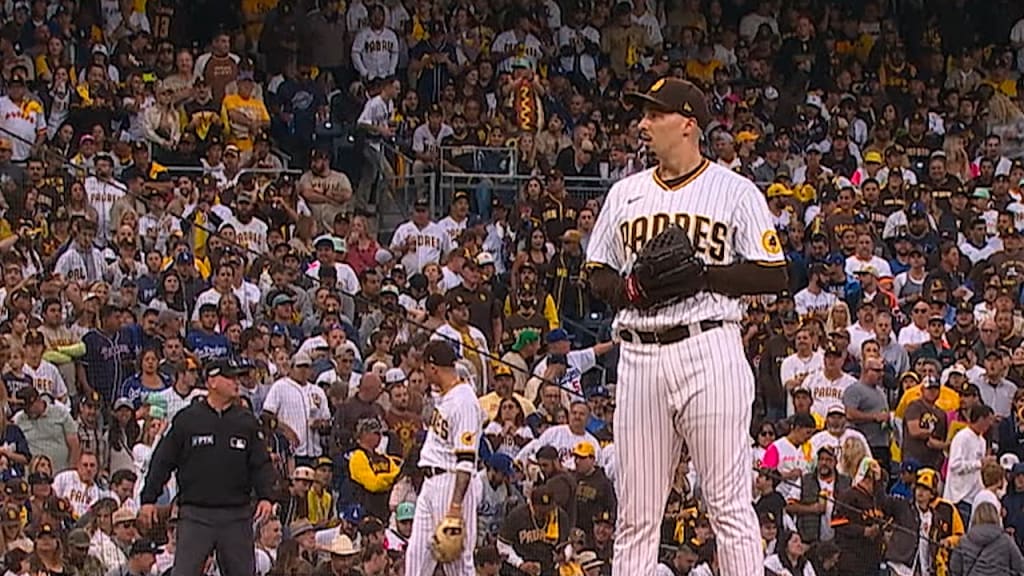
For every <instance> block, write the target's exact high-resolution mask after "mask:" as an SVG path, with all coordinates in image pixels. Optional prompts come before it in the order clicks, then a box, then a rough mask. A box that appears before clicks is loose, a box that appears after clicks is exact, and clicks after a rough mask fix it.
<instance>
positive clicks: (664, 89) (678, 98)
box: [626, 77, 711, 129]
mask: <svg viewBox="0 0 1024 576" xmlns="http://www.w3.org/2000/svg"><path fill="white" fill-rule="evenodd" d="M626 98H627V99H629V100H632V101H633V102H635V103H636V104H637V105H638V106H643V105H647V106H653V107H655V108H658V109H660V110H664V111H665V112H674V113H676V114H682V115H683V116H686V117H687V118H693V119H694V120H696V121H697V124H698V125H699V126H700V127H701V128H702V129H703V128H707V126H708V124H710V123H711V112H709V111H708V101H707V98H706V97H705V96H704V92H702V91H701V89H700V88H698V87H697V86H696V85H695V84H694V83H693V82H690V81H688V80H681V79H679V78H670V77H666V78H662V79H661V80H658V81H657V82H655V83H654V84H653V85H652V86H651V88H650V89H649V90H648V91H647V92H643V93H641V92H629V93H627V94H626Z"/></svg>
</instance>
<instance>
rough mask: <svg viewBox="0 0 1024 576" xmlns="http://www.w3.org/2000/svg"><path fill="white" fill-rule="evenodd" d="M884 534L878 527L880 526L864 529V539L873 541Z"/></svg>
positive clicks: (875, 525)
mask: <svg viewBox="0 0 1024 576" xmlns="http://www.w3.org/2000/svg"><path fill="white" fill-rule="evenodd" d="M881 533H882V529H881V528H879V527H878V524H872V525H871V526H868V527H867V528H865V529H864V537H865V538H869V539H873V538H877V537H878V535H879V534H881Z"/></svg>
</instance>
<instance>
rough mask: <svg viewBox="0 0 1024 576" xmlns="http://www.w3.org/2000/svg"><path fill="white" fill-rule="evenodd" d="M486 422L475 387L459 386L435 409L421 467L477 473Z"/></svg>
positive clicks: (464, 384)
mask: <svg viewBox="0 0 1024 576" xmlns="http://www.w3.org/2000/svg"><path fill="white" fill-rule="evenodd" d="M483 422H484V415H483V411H482V410H481V409H480V403H479V401H477V399H476V393H474V392H473V388H472V387H471V386H470V385H468V384H466V383H460V384H456V385H455V387H453V388H452V389H451V390H449V391H448V392H447V393H446V394H445V395H444V396H442V397H441V398H440V399H439V401H438V402H437V404H436V405H435V406H434V412H433V413H432V414H431V415H430V421H429V422H427V438H426V440H424V442H423V450H422V451H421V452H420V461H419V465H420V466H422V467H427V468H441V469H444V470H449V471H455V470H461V471H463V472H469V473H470V474H472V473H473V472H475V471H476V452H477V448H478V447H479V442H480V434H481V432H482V430H483Z"/></svg>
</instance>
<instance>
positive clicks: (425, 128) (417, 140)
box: [412, 104, 454, 197]
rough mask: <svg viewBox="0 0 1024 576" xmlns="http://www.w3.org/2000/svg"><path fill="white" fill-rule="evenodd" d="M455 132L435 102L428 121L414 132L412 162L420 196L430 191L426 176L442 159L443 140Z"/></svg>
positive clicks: (429, 112)
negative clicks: (413, 157)
mask: <svg viewBox="0 0 1024 576" xmlns="http://www.w3.org/2000/svg"><path fill="white" fill-rule="evenodd" d="M452 134H454V132H453V131H452V127H451V126H449V125H448V124H445V122H444V113H443V111H442V110H441V107H440V106H439V105H437V104H434V105H433V106H431V107H430V110H428V111H427V122H426V123H425V124H420V125H419V126H418V127H417V128H416V130H415V131H413V133H412V152H413V154H414V155H415V160H413V163H412V174H413V177H414V178H415V182H416V191H417V193H418V195H419V196H420V197H423V196H426V195H427V193H429V189H428V187H427V183H426V178H424V175H425V174H427V173H428V172H431V173H432V172H435V171H436V170H437V168H438V166H439V165H438V160H439V159H440V155H439V154H440V150H441V141H442V140H444V139H445V138H446V137H448V136H451V135H452Z"/></svg>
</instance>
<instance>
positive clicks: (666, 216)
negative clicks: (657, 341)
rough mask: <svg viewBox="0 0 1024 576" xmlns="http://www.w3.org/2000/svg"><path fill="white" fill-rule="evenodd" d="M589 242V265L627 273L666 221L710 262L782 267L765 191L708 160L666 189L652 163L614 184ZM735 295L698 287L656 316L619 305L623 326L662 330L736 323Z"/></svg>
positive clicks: (738, 310)
mask: <svg viewBox="0 0 1024 576" xmlns="http://www.w3.org/2000/svg"><path fill="white" fill-rule="evenodd" d="M605 206H606V207H605V209H604V210H603V211H602V213H601V217H599V218H598V220H597V224H596V225H595V228H594V232H593V233H592V235H591V240H590V244H589V245H588V248H587V259H588V260H589V261H590V262H591V263H596V264H601V265H605V266H609V267H611V268H614V269H615V270H618V271H620V272H623V273H628V271H629V269H630V268H631V267H632V264H633V261H634V260H635V259H636V256H637V254H638V253H639V251H640V250H642V249H643V246H644V244H646V243H647V242H648V241H649V240H650V239H651V238H653V237H654V236H656V235H657V234H658V233H659V232H661V231H662V230H664V229H665V228H666V227H667V226H669V225H670V224H676V225H678V226H679V227H680V228H682V229H683V230H684V231H686V233H687V235H689V237H690V240H691V242H693V246H694V249H695V250H696V252H697V254H699V255H700V257H701V258H702V259H703V260H704V261H705V262H706V263H707V264H708V265H710V266H724V265H728V264H732V263H734V262H740V261H752V262H757V263H760V264H762V265H764V266H784V265H785V258H784V256H783V253H782V245H781V243H780V242H779V237H778V234H777V233H776V231H775V226H774V224H773V222H772V216H771V212H769V211H768V207H767V204H766V203H765V200H764V196H763V195H762V194H761V191H760V190H758V189H757V187H756V186H755V185H754V184H753V183H752V182H750V181H749V180H747V179H746V178H743V177H742V176H740V175H738V174H735V173H734V172H732V171H730V170H728V169H726V168H724V167H721V166H717V165H715V164H711V163H710V162H708V161H707V160H705V161H704V164H703V166H702V167H700V168H698V169H697V170H696V172H695V173H694V175H693V176H691V177H690V178H688V179H687V180H686V181H684V182H682V183H680V184H677V185H676V186H675V187H674V188H672V187H669V186H668V185H667V184H666V183H665V182H663V181H661V180H660V179H659V178H658V176H657V175H656V174H655V172H654V169H649V170H646V171H644V172H640V173H638V174H635V175H633V176H630V177H628V178H625V179H623V180H620V181H619V182H617V183H615V185H613V186H612V188H611V190H610V191H609V192H608V199H607V201H606V204H605ZM742 317H743V310H742V303H741V301H740V300H739V299H736V298H729V297H726V296H723V295H721V294H711V293H707V292H703V293H700V294H698V295H696V296H695V297H693V298H690V299H688V300H686V301H683V302H679V303H676V304H673V305H671V306H669V307H666V308H663V309H659V310H658V313H657V314H656V315H652V314H645V313H642V312H638V311H636V310H622V311H620V312H619V314H618V316H617V318H616V322H617V323H618V325H619V326H620V327H622V328H629V329H634V330H643V331H659V330H665V329H667V328H672V327H674V326H678V325H680V324H689V323H691V322H700V321H701V320H727V321H731V322H739V321H740V320H741V319H742Z"/></svg>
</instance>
